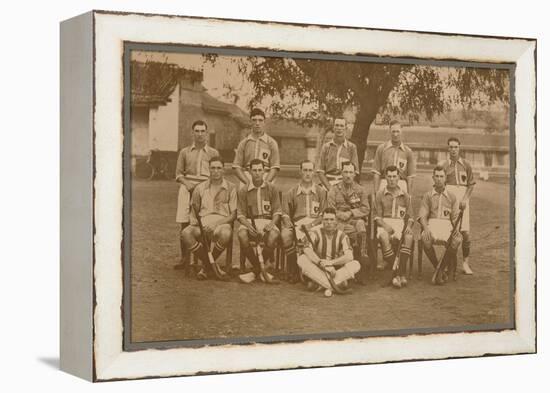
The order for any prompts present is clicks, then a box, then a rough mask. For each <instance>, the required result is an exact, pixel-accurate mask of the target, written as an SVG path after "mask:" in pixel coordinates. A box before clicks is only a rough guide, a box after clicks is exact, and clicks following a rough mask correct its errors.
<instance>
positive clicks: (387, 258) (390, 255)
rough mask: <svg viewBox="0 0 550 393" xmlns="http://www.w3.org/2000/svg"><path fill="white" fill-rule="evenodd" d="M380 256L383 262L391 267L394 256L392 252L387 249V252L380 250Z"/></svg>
mask: <svg viewBox="0 0 550 393" xmlns="http://www.w3.org/2000/svg"><path fill="white" fill-rule="evenodd" d="M382 256H383V258H384V261H386V262H387V263H389V264H390V266H391V265H393V261H394V259H395V254H394V252H393V250H392V249H391V247H390V248H388V249H387V250H382Z"/></svg>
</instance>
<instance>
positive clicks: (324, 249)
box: [298, 207, 361, 296]
mask: <svg viewBox="0 0 550 393" xmlns="http://www.w3.org/2000/svg"><path fill="white" fill-rule="evenodd" d="M309 235H310V237H311V241H312V243H313V244H310V243H309V242H307V241H306V245H305V248H304V253H303V254H302V255H300V256H299V257H298V266H299V267H300V269H302V273H303V274H304V275H305V276H307V277H308V278H309V279H310V280H312V281H313V282H314V283H316V284H318V285H319V286H320V287H322V288H324V289H325V296H331V295H332V285H331V283H330V281H329V280H328V278H327V274H330V275H331V276H332V278H333V280H334V283H335V284H336V285H340V284H345V283H347V280H349V279H351V278H353V277H354V276H355V274H356V273H357V272H358V271H359V270H360V269H361V265H360V264H359V262H357V261H354V260H353V251H352V249H351V244H350V241H349V238H348V236H347V235H346V234H345V233H344V232H343V231H340V230H339V229H338V221H337V220H336V210H335V209H333V208H331V207H328V208H326V209H325V211H324V212H323V225H322V227H321V228H315V229H313V230H311V231H309ZM324 269H325V270H326V272H325V271H323V270H324Z"/></svg>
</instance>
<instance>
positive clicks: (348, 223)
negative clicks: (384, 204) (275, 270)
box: [327, 162, 370, 285]
mask: <svg viewBox="0 0 550 393" xmlns="http://www.w3.org/2000/svg"><path fill="white" fill-rule="evenodd" d="M356 172H357V168H356V166H355V164H353V163H352V162H346V163H344V164H342V181H341V182H340V183H338V184H335V185H334V186H332V188H331V189H330V191H329V192H328V195H327V206H329V207H332V208H334V209H335V210H336V219H337V221H338V229H340V230H342V231H343V232H344V233H345V234H346V235H348V236H349V238H350V240H352V241H353V240H355V244H356V248H355V250H354V255H355V258H356V259H358V260H359V261H360V262H361V266H362V267H363V270H362V272H363V274H361V275H359V277H357V280H358V282H359V283H360V284H362V285H365V284H366V275H365V274H366V272H367V269H366V265H367V262H368V259H367V227H366V225H365V221H364V220H365V219H366V218H367V217H368V215H369V209H370V207H369V201H368V195H367V192H366V191H365V189H364V188H363V187H362V186H360V185H359V184H357V183H356V182H355V181H354V179H355V176H356Z"/></svg>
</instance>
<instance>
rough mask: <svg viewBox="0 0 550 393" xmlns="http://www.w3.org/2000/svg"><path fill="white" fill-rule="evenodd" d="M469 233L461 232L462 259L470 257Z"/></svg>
mask: <svg viewBox="0 0 550 393" xmlns="http://www.w3.org/2000/svg"><path fill="white" fill-rule="evenodd" d="M470 244H471V243H470V232H462V258H468V257H469V256H470Z"/></svg>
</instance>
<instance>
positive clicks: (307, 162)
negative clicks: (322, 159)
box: [300, 160, 315, 169]
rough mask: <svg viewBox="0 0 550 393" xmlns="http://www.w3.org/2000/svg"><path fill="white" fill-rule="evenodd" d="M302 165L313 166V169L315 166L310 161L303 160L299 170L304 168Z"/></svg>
mask: <svg viewBox="0 0 550 393" xmlns="http://www.w3.org/2000/svg"><path fill="white" fill-rule="evenodd" d="M304 164H313V167H314V168H315V164H314V163H313V161H311V160H304V161H302V162H301V163H300V169H302V168H303V167H304Z"/></svg>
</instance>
